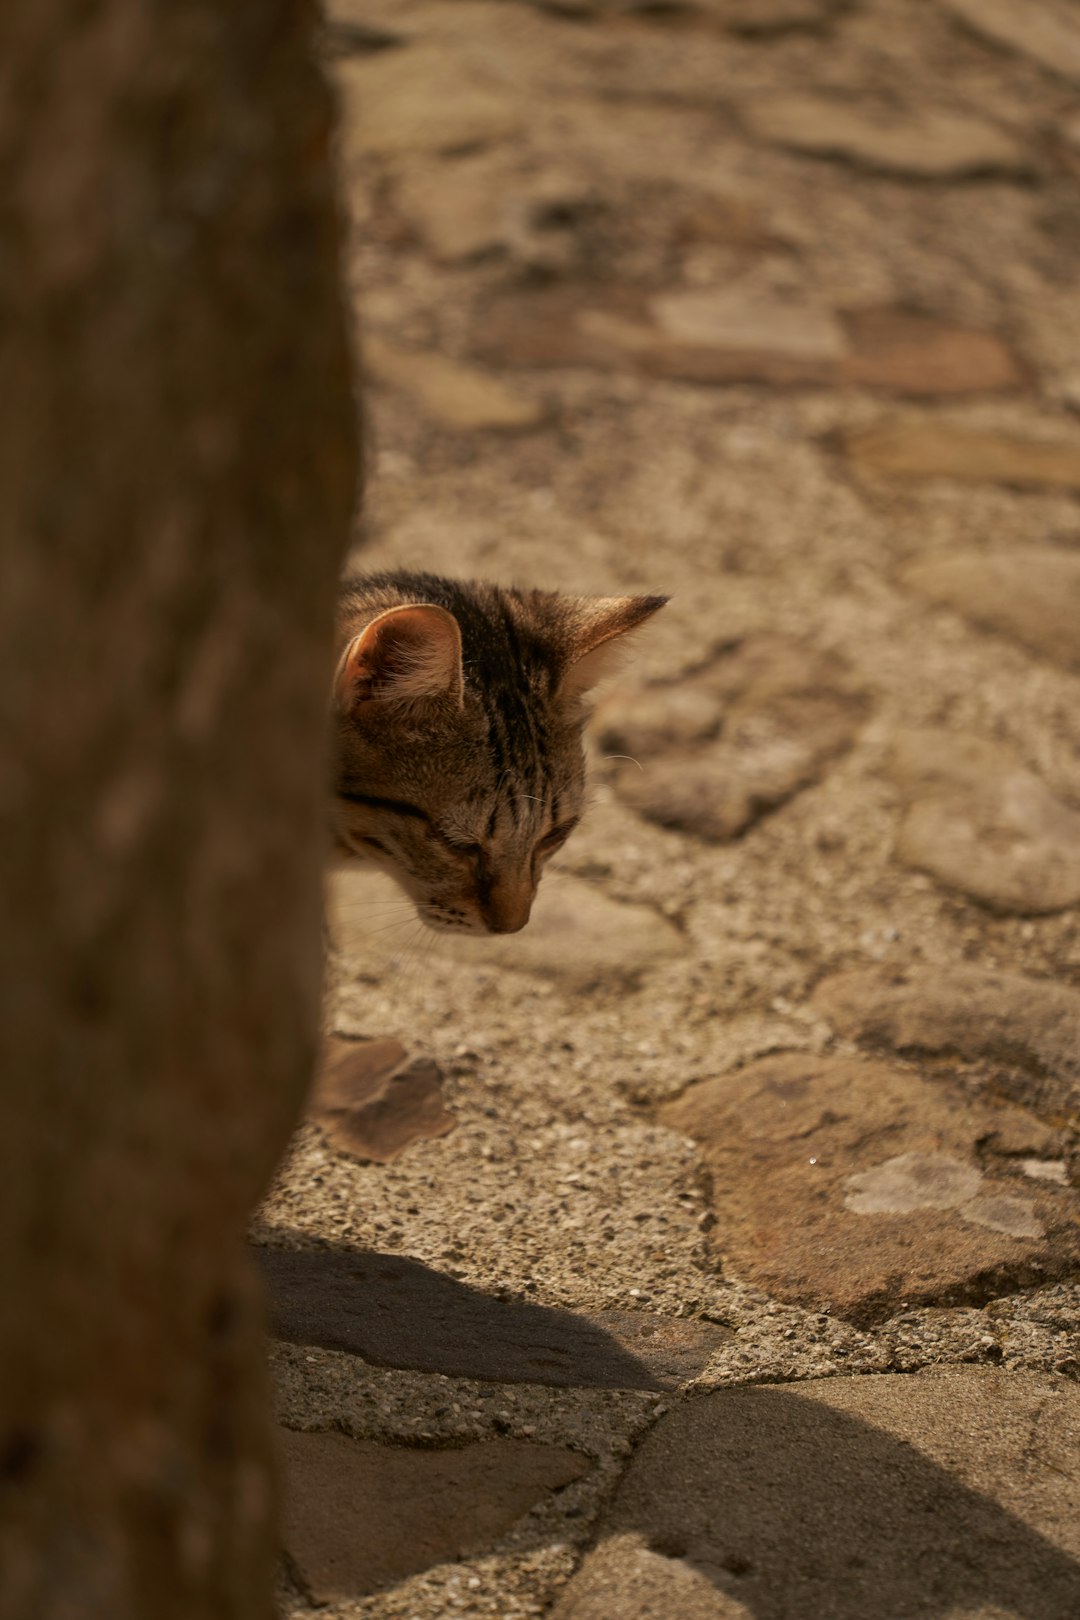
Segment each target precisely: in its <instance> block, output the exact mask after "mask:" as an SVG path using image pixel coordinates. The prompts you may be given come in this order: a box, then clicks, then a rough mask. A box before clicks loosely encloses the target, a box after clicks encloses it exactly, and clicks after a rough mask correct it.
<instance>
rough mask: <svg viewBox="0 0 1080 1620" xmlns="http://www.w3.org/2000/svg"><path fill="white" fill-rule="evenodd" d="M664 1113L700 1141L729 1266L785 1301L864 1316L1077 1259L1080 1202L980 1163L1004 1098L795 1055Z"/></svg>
mask: <svg viewBox="0 0 1080 1620" xmlns="http://www.w3.org/2000/svg"><path fill="white" fill-rule="evenodd" d="M659 1112H660V1119H661V1120H662V1122H663V1123H664V1124H665V1125H669V1126H671V1127H672V1128H673V1129H675V1130H681V1131H685V1132H686V1133H687V1134H688V1135H690V1136H693V1137H694V1138H695V1140H696V1141H697V1142H698V1143H699V1144H700V1146H701V1149H702V1153H703V1155H704V1158H705V1162H706V1164H707V1166H708V1168H709V1170H710V1172H711V1175H712V1187H713V1190H712V1195H711V1198H712V1206H713V1209H714V1211H715V1214H716V1217H717V1224H716V1228H715V1231H714V1243H715V1245H716V1247H717V1249H718V1250H719V1252H720V1254H721V1256H722V1257H723V1260H724V1264H725V1267H726V1269H728V1270H730V1272H731V1273H732V1274H734V1275H736V1276H740V1277H746V1278H749V1279H750V1280H752V1281H753V1282H755V1283H757V1284H759V1285H760V1286H761V1287H763V1288H765V1289H767V1290H769V1291H770V1292H772V1293H775V1294H778V1295H779V1296H780V1297H781V1298H783V1299H787V1300H792V1301H795V1302H797V1303H799V1304H802V1305H808V1306H812V1307H814V1308H816V1309H826V1308H828V1309H831V1310H834V1311H836V1312H838V1313H839V1314H840V1315H844V1316H848V1317H850V1318H851V1319H852V1320H854V1321H856V1322H861V1323H867V1322H873V1321H875V1320H880V1319H881V1318H882V1317H884V1316H887V1315H889V1314H891V1313H892V1312H894V1311H895V1310H897V1309H899V1308H901V1306H902V1305H903V1304H905V1303H921V1304H933V1303H939V1304H944V1303H958V1302H962V1301H981V1300H984V1299H986V1298H988V1297H990V1296H991V1295H993V1294H995V1293H1001V1292H1005V1291H1007V1290H1008V1289H1010V1288H1015V1287H1019V1286H1023V1285H1026V1284H1028V1283H1031V1282H1035V1281H1039V1280H1042V1279H1049V1278H1060V1277H1063V1276H1066V1275H1068V1274H1070V1273H1071V1271H1072V1270H1073V1269H1074V1268H1075V1267H1076V1265H1077V1264H1078V1262H1080V1226H1078V1224H1077V1217H1078V1215H1080V1199H1078V1198H1077V1197H1076V1195H1075V1194H1074V1193H1073V1192H1072V1191H1070V1190H1069V1189H1067V1188H1064V1187H1060V1186H1058V1185H1055V1184H1053V1183H1050V1182H1045V1181H1038V1180H1033V1179H1031V1178H1030V1177H1028V1176H1026V1175H1025V1174H1024V1173H1023V1171H1022V1170H1021V1169H1020V1167H1019V1166H1017V1167H1016V1169H1015V1171H1012V1169H1011V1167H1009V1166H1008V1165H1003V1164H1002V1163H1001V1162H1000V1161H996V1162H995V1164H994V1167H993V1168H992V1169H989V1170H984V1169H982V1168H981V1167H980V1160H979V1145H980V1144H981V1142H982V1141H983V1140H984V1139H986V1138H989V1137H992V1135H993V1132H994V1130H995V1128H996V1125H997V1110H995V1109H994V1108H993V1107H991V1106H989V1105H983V1104H979V1103H976V1102H973V1101H971V1100H970V1099H969V1098H967V1097H965V1096H963V1095H962V1094H960V1093H958V1092H957V1093H954V1092H952V1091H951V1090H950V1089H948V1088H947V1087H946V1086H945V1085H944V1084H942V1083H940V1082H936V1083H931V1082H929V1081H927V1080H924V1079H922V1078H921V1077H920V1076H919V1075H917V1074H914V1073H910V1072H908V1071H906V1070H904V1069H901V1068H899V1067H893V1066H889V1065H887V1064H885V1063H879V1062H863V1061H859V1060H853V1059H846V1058H833V1057H813V1056H810V1055H804V1054H799V1053H792V1052H789V1053H783V1054H780V1055H778V1056H776V1057H770V1058H765V1059H763V1060H761V1061H760V1062H757V1063H751V1064H749V1065H748V1066H747V1067H746V1068H745V1069H741V1070H739V1071H738V1072H737V1073H735V1074H729V1075H723V1076H720V1077H718V1078H717V1079H714V1080H709V1081H705V1082H703V1083H702V1084H700V1085H696V1086H693V1087H691V1089H690V1090H689V1091H687V1092H686V1093H684V1095H683V1096H682V1097H679V1098H678V1099H676V1100H675V1101H674V1102H672V1103H668V1104H666V1105H664V1106H663V1107H662V1108H661V1109H660V1111H659ZM1014 1112H1017V1113H1018V1112H1019V1111H1018V1110H1017V1111H1014ZM1022 1117H1027V1116H1022ZM1030 1125H1031V1130H1032V1133H1033V1134H1032V1141H1033V1142H1034V1141H1038V1140H1040V1139H1041V1133H1042V1131H1043V1127H1042V1126H1041V1125H1040V1123H1039V1121H1037V1120H1030ZM988 1200H989V1201H991V1202H990V1203H988V1202H987V1201H988ZM1001 1200H1004V1201H1005V1202H1004V1203H1002V1202H1000V1201H1001Z"/></svg>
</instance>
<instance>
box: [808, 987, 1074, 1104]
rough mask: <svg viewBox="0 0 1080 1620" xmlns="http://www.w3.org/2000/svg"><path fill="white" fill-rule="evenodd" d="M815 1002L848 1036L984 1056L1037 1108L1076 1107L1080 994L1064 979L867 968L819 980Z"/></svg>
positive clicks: (1013, 1091)
mask: <svg viewBox="0 0 1080 1620" xmlns="http://www.w3.org/2000/svg"><path fill="white" fill-rule="evenodd" d="M814 1006H815V1007H816V1008H817V1009H818V1011H819V1012H820V1013H821V1014H822V1016H823V1017H825V1018H827V1019H828V1020H829V1022H830V1023H831V1024H832V1026H833V1027H834V1029H837V1030H839V1031H840V1033H841V1034H843V1035H850V1036H853V1037H854V1038H855V1039H856V1040H860V1041H868V1042H871V1043H872V1044H874V1045H877V1046H889V1047H892V1049H893V1050H894V1051H898V1052H947V1053H956V1054H957V1055H959V1056H960V1057H963V1058H968V1059H978V1058H986V1059H989V1060H990V1061H991V1062H993V1063H994V1065H995V1067H996V1069H997V1071H998V1079H999V1080H1000V1082H1001V1083H1002V1084H1003V1085H1004V1086H1006V1087H1007V1089H1008V1091H1009V1094H1010V1096H1012V1097H1014V1098H1015V1099H1016V1100H1017V1101H1019V1102H1023V1103H1026V1105H1027V1106H1028V1107H1030V1108H1033V1109H1035V1110H1036V1112H1038V1113H1048V1112H1049V1113H1054V1114H1058V1115H1064V1116H1067V1117H1068V1116H1072V1115H1073V1114H1075V1112H1076V1110H1077V1107H1078V1104H1080V992H1078V991H1076V990H1073V989H1070V988H1069V986H1067V985H1064V984H1055V983H1054V982H1053V981H1051V980H1049V979H1030V978H1026V977H1024V976H1023V975H1022V974H1019V973H998V972H990V971H987V970H986V969H983V968H974V967H933V968H929V967H910V968H900V969H897V968H888V969H885V968H873V969H870V970H867V971H862V972H856V973H840V974H836V975H834V976H833V977H832V978H829V979H825V980H823V981H822V983H821V984H819V985H818V987H817V989H816V990H815V992H814Z"/></svg>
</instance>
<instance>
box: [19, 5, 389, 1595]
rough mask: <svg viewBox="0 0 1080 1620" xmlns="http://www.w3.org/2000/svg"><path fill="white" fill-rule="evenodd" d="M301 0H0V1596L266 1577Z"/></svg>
mask: <svg viewBox="0 0 1080 1620" xmlns="http://www.w3.org/2000/svg"><path fill="white" fill-rule="evenodd" d="M313 27H314V19H313V17H312V15H311V11H310V8H309V6H308V4H307V3H301V0H169V3H168V4H165V3H162V0H158V3H154V0H5V4H4V5H3V6H0V217H2V221H3V223H2V226H0V379H2V386H0V556H2V574H0V665H2V678H0V998H2V1028H3V1041H4V1048H5V1049H4V1052H3V1066H2V1073H0V1277H2V1279H3V1296H2V1308H0V1617H2V1620H16V1617H17V1620H23V1617H26V1620H30V1617H33V1620H96V1617H98V1616H101V1617H105V1616H107V1617H108V1620H129V1617H130V1620H133V1617H139V1620H142V1617H146V1620H150V1617H153V1620H173V1617H176V1620H180V1617H184V1620H188V1617H191V1620H194V1617H195V1616H198V1617H199V1620H213V1617H217V1616H229V1617H234V1616H235V1617H244V1620H247V1617H249V1616H250V1617H259V1620H262V1617H265V1616H266V1615H268V1614H269V1613H270V1612H271V1607H272V1605H271V1596H270V1593H271V1574H272V1565H273V1559H274V1555H275V1536H274V1514H273V1506H274V1504H273V1490H272V1483H271V1471H270V1468H269V1465H268V1460H267V1453H268V1443H267V1414H266V1388H265V1378H264V1373H263V1368H262V1352H261V1345H260V1306H259V1298H258V1294H257V1292H256V1290H255V1289H254V1288H253V1286H252V1284H251V1282H250V1280H249V1278H248V1276H247V1274H246V1272H245V1270H244V1263H243V1259H242V1238H243V1232H244V1227H245V1222H246V1219H247V1216H248V1214H249V1213H250V1211H251V1209H252V1206H253V1205H254V1204H255V1202H256V1201H257V1199H258V1197H259V1195H260V1194H261V1192H262V1191H263V1189H264V1188H265V1186H266V1183H267V1180H268V1178H269V1176H270V1174H271V1172H272V1169H273V1166H274V1164H275V1161H276V1159H277V1157H278V1155H279V1154H280V1152H281V1150H282V1148H283V1146H284V1144H285V1142H286V1140H287V1137H288V1134H289V1131H290V1129H291V1127H292V1125H293V1123H294V1121H295V1118H296V1116H297V1112H298V1109H299V1106H300V1103H301V1100H302V1095H303V1089H304V1086H305V1083H306V1080H307V1076H308V1072H309V1068H310V1063H311V1059H312V1052H313V1047H314V1032H315V1026H316V1020H317V1000H318V987H319V985H318V981H319V961H320V943H319V930H320V920H319V913H320V903H321V897H320V859H321V849H322V839H321V809H322V796H323V781H324V771H323V741H324V739H323V713H324V704H325V695H326V692H327V689H328V683H329V668H328V659H329V648H330V641H331V619H332V611H333V599H334V589H335V581H336V576H337V570H338V567H339V563H340V558H341V554H342V552H343V549H344V546H345V544H346V540H347V535H348V526H349V518H350V512H351V507H352V503H353V497H354V492H355V487H356V475H357V467H356V430H355V423H354V414H353V401H352V395H351V386H350V377H349V362H348V352H347V348H348V345H347V337H346V331H345V321H344V317H343V310H342V299H341V295H340V291H339V280H338V262H337V254H338V219H337V211H336V206H335V200H334V196H333V186H332V177H331V165H330V158H329V142H330V134H331V120H330V107H329V104H328V97H327V93H326V90H325V88H324V85H323V83H322V81H321V79H320V76H319V74H318V72H317V71H316V69H315V66H314V64H313V61H312V57H311V41H312V30H313Z"/></svg>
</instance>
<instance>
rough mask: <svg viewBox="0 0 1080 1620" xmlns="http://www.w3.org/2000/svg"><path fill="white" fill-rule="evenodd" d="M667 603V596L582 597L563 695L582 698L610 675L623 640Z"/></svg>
mask: <svg viewBox="0 0 1080 1620" xmlns="http://www.w3.org/2000/svg"><path fill="white" fill-rule="evenodd" d="M666 601H667V597H666V596H596V597H584V598H582V600H581V601H580V602H579V603H578V612H577V615H576V623H575V625H574V630H573V636H572V640H571V644H570V654H569V657H568V659H567V665H566V671H565V673H564V675H563V678H562V681H561V683H560V685H559V696H560V697H565V698H576V697H580V696H581V695H582V693H584V692H587V691H588V690H589V688H590V687H593V686H595V685H596V683H597V681H599V680H602V679H603V677H604V676H605V675H607V674H609V673H610V671H611V670H612V669H614V668H615V666H616V664H617V663H618V658H619V653H620V652H621V651H622V637H623V636H625V635H627V634H628V633H629V632H630V631H631V630H636V629H637V627H638V625H639V624H644V623H645V620H646V619H651V618H652V616H653V614H654V613H658V612H659V611H660V609H661V608H662V607H663V606H664V603H665V602H666Z"/></svg>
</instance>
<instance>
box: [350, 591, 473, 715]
mask: <svg viewBox="0 0 1080 1620" xmlns="http://www.w3.org/2000/svg"><path fill="white" fill-rule="evenodd" d="M336 691H337V696H338V701H339V703H341V704H342V705H343V706H344V707H346V708H350V707H352V706H353V705H354V704H356V703H363V702H368V701H372V700H375V699H381V700H384V701H391V702H412V701H416V700H419V699H422V698H434V697H456V698H457V700H458V702H460V701H461V694H462V673H461V632H460V630H459V629H458V625H457V620H456V619H455V618H454V616H453V614H451V613H447V612H446V610H445V608H440V607H435V606H434V604H432V603H417V604H415V605H410V606H406V607H398V608H388V609H387V611H386V612H385V613H380V614H379V616H378V618H375V619H373V620H372V621H371V623H370V624H369V625H367V626H366V628H365V629H363V630H362V631H361V632H360V634H359V635H358V636H356V637H355V638H354V639H353V641H352V642H351V643H350V644H349V646H348V647H347V648H346V650H345V653H344V655H343V657H342V660H341V664H340V665H339V668H338V676H337V681H336Z"/></svg>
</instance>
